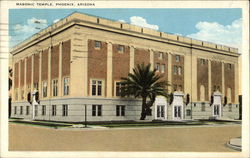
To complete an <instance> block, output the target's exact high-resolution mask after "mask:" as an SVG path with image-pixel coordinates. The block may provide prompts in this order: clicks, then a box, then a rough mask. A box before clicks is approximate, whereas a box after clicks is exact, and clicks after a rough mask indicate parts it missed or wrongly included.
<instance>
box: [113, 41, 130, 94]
mask: <svg viewBox="0 0 250 158" xmlns="http://www.w3.org/2000/svg"><path fill="white" fill-rule="evenodd" d="M118 46H119V45H118V44H113V48H112V49H113V79H112V80H113V82H112V95H113V96H114V81H115V80H116V81H117V80H121V77H127V76H128V73H129V59H130V48H129V46H125V50H124V52H123V53H121V52H119V51H118Z"/></svg>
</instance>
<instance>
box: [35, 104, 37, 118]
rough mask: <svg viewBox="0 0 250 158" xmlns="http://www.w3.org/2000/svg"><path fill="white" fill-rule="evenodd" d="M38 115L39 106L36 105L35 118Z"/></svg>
mask: <svg viewBox="0 0 250 158" xmlns="http://www.w3.org/2000/svg"><path fill="white" fill-rule="evenodd" d="M37 115H38V105H35V116H37Z"/></svg>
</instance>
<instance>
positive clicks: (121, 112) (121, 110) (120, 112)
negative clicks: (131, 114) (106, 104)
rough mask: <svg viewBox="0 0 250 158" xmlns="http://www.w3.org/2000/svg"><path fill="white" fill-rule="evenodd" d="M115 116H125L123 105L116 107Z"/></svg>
mask: <svg viewBox="0 0 250 158" xmlns="http://www.w3.org/2000/svg"><path fill="white" fill-rule="evenodd" d="M116 116H125V105H116Z"/></svg>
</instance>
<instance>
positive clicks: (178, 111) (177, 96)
mask: <svg viewBox="0 0 250 158" xmlns="http://www.w3.org/2000/svg"><path fill="white" fill-rule="evenodd" d="M173 95H174V96H173V97H174V99H173V103H172V107H173V108H172V119H173V120H181V119H183V107H184V100H183V97H184V94H183V93H182V92H174V94H173Z"/></svg>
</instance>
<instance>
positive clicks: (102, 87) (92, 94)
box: [90, 78, 105, 97]
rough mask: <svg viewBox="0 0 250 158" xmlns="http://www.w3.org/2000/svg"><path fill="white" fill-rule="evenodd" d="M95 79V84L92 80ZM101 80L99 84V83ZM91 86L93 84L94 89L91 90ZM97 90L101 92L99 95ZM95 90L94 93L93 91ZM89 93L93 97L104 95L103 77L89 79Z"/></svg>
mask: <svg viewBox="0 0 250 158" xmlns="http://www.w3.org/2000/svg"><path fill="white" fill-rule="evenodd" d="M94 81H95V84H93V82H94ZM99 82H101V84H99ZM93 86H95V88H94V89H95V91H93ZM99 90H101V94H100V95H99V93H98V92H99ZM93 92H95V93H93ZM90 95H91V96H93V97H104V96H105V80H104V79H95V78H93V79H90Z"/></svg>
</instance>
